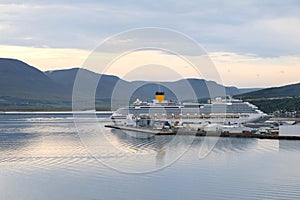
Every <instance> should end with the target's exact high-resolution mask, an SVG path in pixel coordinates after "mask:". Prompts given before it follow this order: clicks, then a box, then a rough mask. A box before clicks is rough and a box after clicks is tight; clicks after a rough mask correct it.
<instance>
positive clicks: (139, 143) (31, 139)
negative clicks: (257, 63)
mask: <svg viewBox="0 0 300 200" xmlns="http://www.w3.org/2000/svg"><path fill="white" fill-rule="evenodd" d="M97 117H98V119H97V121H98V123H99V127H101V126H104V124H106V123H108V118H107V117H108V116H107V115H105V114H98V115H97ZM85 126H86V129H90V132H91V133H93V131H95V132H97V131H99V130H100V131H101V130H104V129H101V128H100V129H99V130H94V129H92V128H91V127H93V126H91V125H90V124H89V119H88V118H87V119H85ZM77 128H78V126H77ZM77 128H76V125H75V124H74V119H73V116H72V115H70V114H58V113H56V114H43V113H42V114H34V115H30V114H28V113H27V114H20V113H19V114H13V115H12V114H9V115H0V199H3V200H22V199H25V200H31V199H39V200H48V199H49V200H53V199H72V200H84V199H87V200H102V199H105V200H106V199H109V200H110V199H114V200H115V199H144V200H155V199H173V200H175V199H195V200H196V199H197V200H198V199H236V200H241V199H300V170H299V169H300V141H298V140H293V141H289V140H261V139H254V138H253V139H250V138H248V139H246V138H218V140H217V141H216V144H215V146H214V148H213V149H212V150H211V152H210V153H208V154H207V155H206V156H205V157H202V158H200V157H199V152H200V151H201V144H203V140H204V139H205V138H203V137H195V138H192V143H191V144H190V145H187V146H185V145H178V144H176V145H175V144H174V146H172V145H170V146H169V147H170V148H168V149H166V146H165V145H166V144H167V143H170V141H171V140H172V139H173V137H174V136H155V137H152V138H136V137H131V136H128V135H126V133H123V132H120V131H117V130H115V131H114V130H110V129H107V130H106V129H105V130H106V133H105V134H104V136H103V137H102V138H101V140H99V139H97V140H96V141H97V147H101V148H98V149H97V152H94V151H93V152H91V151H90V149H89V146H87V145H86V143H85V141H83V140H82V137H81V135H80V134H79V133H78V129H77ZM98 134H99V135H101V133H98ZM183 137H192V136H183ZM107 141H109V143H110V144H112V145H111V146H109V145H107ZM182 141H183V144H184V142H185V141H186V139H184V138H182ZM187 147H188V148H187ZM183 148H186V149H183ZM116 149H118V151H116ZM120 151H121V152H124V153H120ZM178 152H184V154H183V155H182V156H180V157H178V159H176V160H175V161H174V162H170V163H169V164H168V158H169V156H170V155H175V154H177V153H178ZM137 153H138V154H140V155H148V154H153V155H155V156H154V157H153V159H152V160H150V159H149V160H148V161H147V162H144V163H141V162H139V161H138V160H137V159H134V158H135V156H136V154H137ZM128 155H130V157H129V156H128ZM107 163H116V165H115V166H117V167H119V168H116V167H115V166H112V165H109V164H107ZM147 166H157V170H153V171H152V172H143V169H144V168H146V167H147ZM122 169H126V170H130V169H139V170H140V172H142V173H128V172H126V171H122ZM132 171H133V170H132ZM145 171H146V170H145Z"/></svg>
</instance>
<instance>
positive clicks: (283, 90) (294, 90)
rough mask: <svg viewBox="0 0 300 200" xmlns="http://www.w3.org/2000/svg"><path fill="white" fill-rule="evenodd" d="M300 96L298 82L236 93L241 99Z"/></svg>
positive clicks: (299, 84)
mask: <svg viewBox="0 0 300 200" xmlns="http://www.w3.org/2000/svg"><path fill="white" fill-rule="evenodd" d="M297 96H300V83H297V84H292V85H286V86H281V87H272V88H266V89H262V90H258V91H254V92H249V93H245V94H240V95H236V96H235V97H236V98H241V99H261V98H264V99H266V98H283V97H297Z"/></svg>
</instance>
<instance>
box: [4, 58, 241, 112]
mask: <svg viewBox="0 0 300 200" xmlns="http://www.w3.org/2000/svg"><path fill="white" fill-rule="evenodd" d="M78 70H79V69H78V68H73V69H66V70H55V71H46V72H42V71H40V70H38V69H36V68H35V67H33V66H30V65H28V64H26V63H24V62H22V61H20V60H16V59H7V58H0V110H70V109H71V100H72V92H73V85H74V81H75V79H76V75H77V72H78ZM80 70H81V74H82V75H83V77H84V80H83V81H82V83H80V84H81V85H85V84H87V83H88V82H89V81H85V80H91V81H94V83H96V84H97V82H98V79H99V78H100V77H101V79H100V80H99V82H98V85H97V89H96V94H95V98H96V107H97V108H99V109H110V107H111V98H113V99H114V100H117V101H118V100H121V99H127V100H129V101H130V102H132V101H133V100H135V99H136V98H140V99H141V100H144V101H146V100H151V99H153V97H154V93H155V92H156V91H158V90H162V91H164V92H165V94H166V98H167V99H172V100H176V99H177V98H176V96H175V94H174V91H176V92H177V94H179V93H180V95H181V97H180V100H183V99H184V98H187V97H188V93H187V91H188V90H187V89H186V88H184V87H183V86H184V85H187V84H188V85H189V87H191V88H193V89H194V90H195V95H196V98H198V99H201V98H209V97H210V95H215V94H218V91H222V90H223V91H224V90H225V91H226V93H227V94H228V95H237V94H241V93H242V92H243V89H242V90H240V89H238V88H236V87H224V86H222V85H220V84H218V83H216V82H213V81H206V80H203V79H186V80H178V81H174V82H161V83H151V82H145V81H132V82H128V81H125V80H122V79H120V78H118V77H116V76H111V75H100V74H97V73H94V72H92V71H89V70H84V69H80ZM207 85H208V86H209V88H211V91H210V92H209V90H208V88H207ZM86 87H87V88H88V89H89V88H90V87H89V86H88V85H86ZM129 91H132V93H129ZM84 92H85V91H83V93H82V96H84ZM125 97H126V98H125ZM127 102H128V101H127ZM118 103H119V104H121V103H124V102H118ZM119 104H118V105H119ZM115 105H116V104H115Z"/></svg>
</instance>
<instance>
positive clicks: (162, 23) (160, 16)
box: [0, 0, 300, 56]
mask: <svg viewBox="0 0 300 200" xmlns="http://www.w3.org/2000/svg"><path fill="white" fill-rule="evenodd" d="M18 2H19V1H7V2H6V3H5V2H4V3H3V2H2V4H1V5H0V13H1V15H0V20H1V28H0V30H1V33H2V34H1V38H0V43H1V44H6V45H18V46H19V45H24V46H41V45H46V46H50V47H53V48H81V49H87V50H91V49H93V48H95V47H96V46H97V45H98V44H99V43H100V42H101V41H102V40H103V39H105V38H106V37H109V36H111V35H112V34H116V33H118V32H121V31H124V30H128V29H131V28H137V27H144V26H158V27H165V28H171V29H175V30H177V31H180V32H183V33H185V34H187V35H190V36H191V37H192V38H194V39H195V40H197V41H198V42H199V43H201V44H202V45H203V46H204V47H206V49H208V50H209V51H230V52H237V53H244V54H245V53H246V54H247V53H253V54H257V55H261V56H282V55H291V54H293V55H294V54H300V47H299V43H300V41H299V40H300V39H299V34H298V33H299V29H300V26H299V19H300V17H299V7H300V5H299V4H300V3H299V1H293V0H286V1H276V2H274V1H271V0H267V1H263V2H262V1H258V0H244V1H216V0H211V1H200V2H199V1H196V0H191V1H188V2H182V1H179V0H177V1H169V0H165V1H159V2H158V1H157V3H155V2H153V1H150V2H149V1H144V0H141V1H113V2H111V1H91V0H90V1H69V0H62V1H58V0H54V1H48V0H42V1H37V0H30V1H26V2H24V3H22V4H20V3H18ZM3 26H4V27H5V29H4V28H3ZM28 37H31V38H32V39H31V40H24V38H28Z"/></svg>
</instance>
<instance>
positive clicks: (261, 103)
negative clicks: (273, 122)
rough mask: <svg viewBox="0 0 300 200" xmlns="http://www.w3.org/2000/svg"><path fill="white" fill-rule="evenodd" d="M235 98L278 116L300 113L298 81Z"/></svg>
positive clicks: (299, 87)
mask: <svg viewBox="0 0 300 200" xmlns="http://www.w3.org/2000/svg"><path fill="white" fill-rule="evenodd" d="M235 98H239V99H243V100H246V101H249V102H251V103H253V104H255V105H256V106H258V107H259V108H260V109H261V110H262V111H264V112H266V113H271V114H272V113H274V114H276V115H278V116H285V115H286V113H289V112H295V111H296V113H297V112H298V113H300V83H297V84H292V85H285V86H281V87H272V88H266V89H262V90H258V91H255V92H249V93H245V94H240V95H236V96H235Z"/></svg>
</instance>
